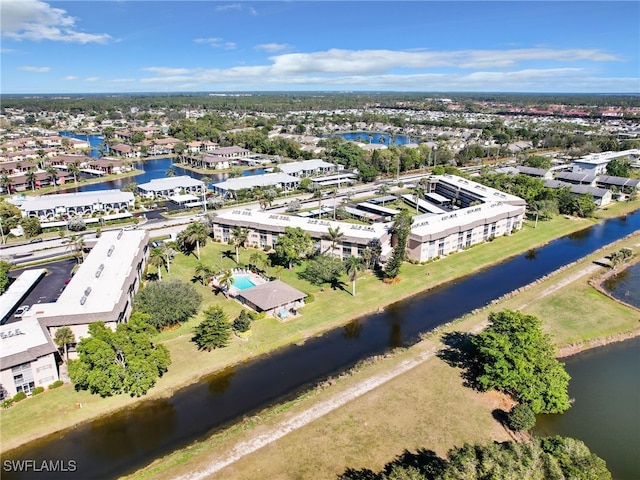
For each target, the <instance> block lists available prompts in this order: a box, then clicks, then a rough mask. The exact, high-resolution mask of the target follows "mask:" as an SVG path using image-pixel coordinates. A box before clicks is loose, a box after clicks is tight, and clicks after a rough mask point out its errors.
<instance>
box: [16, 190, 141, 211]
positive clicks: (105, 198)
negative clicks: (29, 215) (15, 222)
mask: <svg viewBox="0 0 640 480" xmlns="http://www.w3.org/2000/svg"><path fill="white" fill-rule="evenodd" d="M133 201H134V195H133V193H131V192H122V191H120V190H99V191H95V192H76V193H58V194H52V195H41V196H39V197H27V198H26V199H25V201H24V202H22V203H21V204H19V207H20V209H21V210H23V211H27V212H29V211H34V210H45V209H50V208H56V207H58V206H60V207H80V206H84V205H89V204H94V203H114V202H126V203H133Z"/></svg>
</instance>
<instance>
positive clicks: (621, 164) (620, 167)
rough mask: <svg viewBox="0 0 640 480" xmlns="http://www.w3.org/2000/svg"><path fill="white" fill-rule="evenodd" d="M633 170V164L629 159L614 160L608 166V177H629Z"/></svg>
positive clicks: (619, 158)
mask: <svg viewBox="0 0 640 480" xmlns="http://www.w3.org/2000/svg"><path fill="white" fill-rule="evenodd" d="M630 170H631V162H630V161H629V159H628V158H622V157H618V158H614V159H613V160H611V161H610V162H609V163H608V164H607V175H611V176H613V177H628V176H629V171H630Z"/></svg>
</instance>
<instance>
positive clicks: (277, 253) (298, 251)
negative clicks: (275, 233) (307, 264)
mask: <svg viewBox="0 0 640 480" xmlns="http://www.w3.org/2000/svg"><path fill="white" fill-rule="evenodd" d="M312 251H313V240H312V239H311V236H310V235H309V234H308V233H307V232H305V231H304V230H302V228H300V227H295V228H294V227H285V229H284V234H282V235H280V236H279V237H278V243H276V245H275V247H274V258H275V259H276V263H279V264H280V265H288V266H289V269H291V268H292V267H293V264H294V263H295V264H297V263H300V260H301V258H302V257H303V256H308V255H310V254H311V252H312Z"/></svg>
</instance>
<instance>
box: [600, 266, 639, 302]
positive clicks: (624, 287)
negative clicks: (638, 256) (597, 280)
mask: <svg viewBox="0 0 640 480" xmlns="http://www.w3.org/2000/svg"><path fill="white" fill-rule="evenodd" d="M602 287H603V288H604V289H605V290H607V291H608V292H609V293H610V294H611V296H613V297H614V298H617V299H618V300H620V301H622V302H624V303H627V304H629V305H633V306H634V307H636V308H640V262H639V263H636V264H635V265H631V266H630V267H627V268H625V269H624V270H622V271H620V272H618V273H617V274H616V275H614V276H612V277H610V278H608V279H607V280H605V281H604V282H603V283H602Z"/></svg>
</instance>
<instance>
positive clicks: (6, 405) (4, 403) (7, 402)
mask: <svg viewBox="0 0 640 480" xmlns="http://www.w3.org/2000/svg"><path fill="white" fill-rule="evenodd" d="M11 405H13V398H7V399H6V400H3V401H2V408H9V407H10V406H11Z"/></svg>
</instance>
